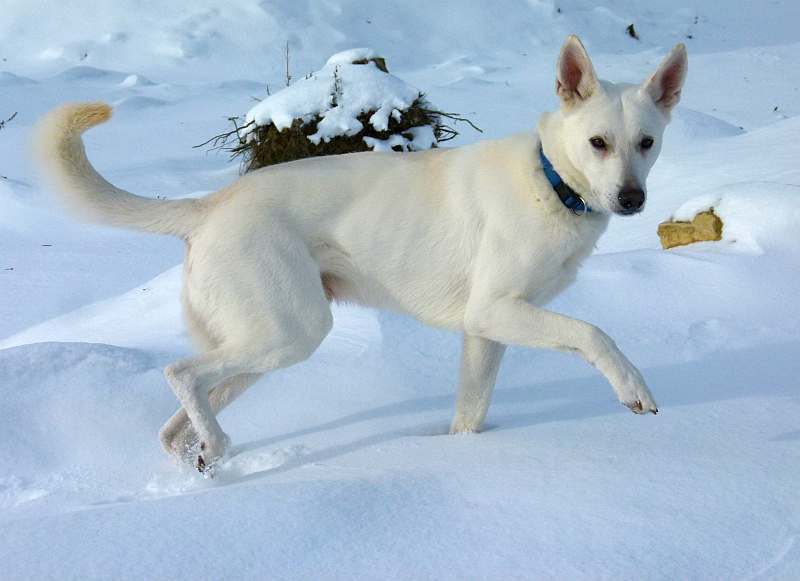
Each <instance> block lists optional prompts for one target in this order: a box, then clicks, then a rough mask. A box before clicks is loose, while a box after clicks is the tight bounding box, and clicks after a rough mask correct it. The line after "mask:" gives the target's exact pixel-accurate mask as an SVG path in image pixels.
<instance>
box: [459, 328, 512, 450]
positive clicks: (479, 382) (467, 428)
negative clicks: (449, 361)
mask: <svg viewBox="0 0 800 581" xmlns="http://www.w3.org/2000/svg"><path fill="white" fill-rule="evenodd" d="M503 353H505V345H503V344H502V343H496V342H495V341H491V340H489V339H484V338H482V337H476V336H474V335H467V334H464V341H463V347H462V352H461V376H460V379H459V388H458V399H457V401H456V413H455V416H454V417H453V423H452V424H451V425H450V433H451V434H463V433H470V432H477V431H478V430H479V429H480V427H481V424H482V423H483V420H484V418H485V417H486V412H487V410H488V409H489V404H490V403H491V400H492V391H494V384H495V381H496V379H497V371H498V370H499V369H500V362H501V361H502V359H503Z"/></svg>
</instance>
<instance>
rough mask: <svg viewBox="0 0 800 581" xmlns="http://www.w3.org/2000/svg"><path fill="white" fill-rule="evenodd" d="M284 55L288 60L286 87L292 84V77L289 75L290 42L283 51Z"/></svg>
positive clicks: (287, 42)
mask: <svg viewBox="0 0 800 581" xmlns="http://www.w3.org/2000/svg"><path fill="white" fill-rule="evenodd" d="M283 54H284V57H285V59H286V86H287V87H288V86H289V85H290V84H291V83H292V75H291V74H290V73H289V41H288V40H287V41H286V46H285V48H284V49H283Z"/></svg>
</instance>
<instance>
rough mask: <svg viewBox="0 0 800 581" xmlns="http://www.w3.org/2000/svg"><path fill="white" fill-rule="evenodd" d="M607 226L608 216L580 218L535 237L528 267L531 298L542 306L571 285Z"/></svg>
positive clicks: (547, 229)
mask: <svg viewBox="0 0 800 581" xmlns="http://www.w3.org/2000/svg"><path fill="white" fill-rule="evenodd" d="M570 218H571V217H570ZM606 225H607V218H605V217H588V218H587V217H576V218H575V219H572V220H570V223H568V227H565V225H563V224H559V225H557V226H554V227H549V228H544V229H543V230H542V231H541V232H539V233H538V234H537V235H535V236H532V237H531V239H530V240H529V244H530V246H529V252H528V255H527V257H526V258H527V259H526V262H527V264H526V266H525V271H526V272H527V273H528V276H529V283H528V285H527V294H528V298H529V299H530V300H531V301H532V302H533V303H535V304H539V305H542V304H545V303H547V302H548V301H550V300H551V299H553V298H554V297H555V296H556V295H558V294H559V293H560V292H561V291H563V290H564V289H565V288H566V287H567V286H569V285H570V284H571V283H572V282H573V281H574V280H575V277H576V276H577V273H578V269H579V268H580V266H581V264H582V263H583V261H584V260H585V259H586V258H587V257H588V256H589V255H590V254H591V253H592V251H593V250H594V247H595V244H596V243H597V240H598V238H599V237H600V235H601V234H602V233H603V232H604V231H605V228H606Z"/></svg>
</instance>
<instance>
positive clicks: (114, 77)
mask: <svg viewBox="0 0 800 581" xmlns="http://www.w3.org/2000/svg"><path fill="white" fill-rule="evenodd" d="M132 76H138V75H131V74H129V73H123V72H120V71H112V70H107V69H98V68H96V67H90V66H85V65H81V66H77V67H70V68H68V69H67V70H65V71H62V72H60V73H58V74H57V75H55V76H54V77H53V79H56V80H60V81H65V82H68V83H109V84H111V83H113V84H122V83H124V82H126V81H127V80H128V79H130V78H131V77H132ZM141 78H142V79H143V80H145V81H146V79H144V77H141ZM145 84H152V81H147V82H146V83H145Z"/></svg>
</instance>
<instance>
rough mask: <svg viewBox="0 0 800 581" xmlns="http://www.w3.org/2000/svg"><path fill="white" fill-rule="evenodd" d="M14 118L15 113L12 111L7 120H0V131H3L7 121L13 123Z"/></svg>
mask: <svg viewBox="0 0 800 581" xmlns="http://www.w3.org/2000/svg"><path fill="white" fill-rule="evenodd" d="M16 116H17V111H14V113H13V114H12V115H11V117H9V118H8V119H5V120H0V129H3V128H4V127H5V126H6V123H8V122H9V121H13V120H14V117H16Z"/></svg>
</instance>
